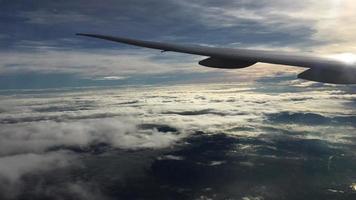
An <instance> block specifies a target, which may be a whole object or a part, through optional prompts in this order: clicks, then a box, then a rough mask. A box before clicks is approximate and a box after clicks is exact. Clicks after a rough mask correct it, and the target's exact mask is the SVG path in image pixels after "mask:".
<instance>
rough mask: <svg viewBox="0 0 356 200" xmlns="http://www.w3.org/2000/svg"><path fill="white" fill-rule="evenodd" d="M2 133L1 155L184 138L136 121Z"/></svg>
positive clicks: (160, 144) (159, 144) (47, 125)
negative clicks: (145, 128)
mask: <svg viewBox="0 0 356 200" xmlns="http://www.w3.org/2000/svg"><path fill="white" fill-rule="evenodd" d="M0 133H1V134H0V138H1V140H0V152H1V153H0V155H2V156H4V155H13V154H21V153H32V152H35V153H39V152H45V151H46V150H47V149H48V148H51V147H52V148H53V147H58V146H78V147H87V146H88V145H90V144H95V143H101V142H104V143H107V144H110V145H112V146H113V147H117V148H123V149H138V148H164V147H168V146H170V145H171V144H173V143H174V142H175V141H177V140H178V139H180V138H181V137H183V136H182V135H176V134H173V133H161V132H158V131H157V130H138V129H137V127H136V123H134V122H133V121H130V120H127V119H117V118H116V119H115V118H114V119H92V120H80V121H74V122H37V123H25V124H18V125H17V126H12V125H4V126H3V128H2V130H1V131H0Z"/></svg>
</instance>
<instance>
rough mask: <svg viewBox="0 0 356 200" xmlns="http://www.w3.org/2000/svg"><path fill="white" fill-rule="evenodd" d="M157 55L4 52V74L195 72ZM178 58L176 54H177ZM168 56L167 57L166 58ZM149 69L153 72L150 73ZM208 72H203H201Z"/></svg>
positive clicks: (0, 66)
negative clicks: (162, 59) (31, 72)
mask: <svg viewBox="0 0 356 200" xmlns="http://www.w3.org/2000/svg"><path fill="white" fill-rule="evenodd" d="M156 55H157V53H155V52H152V51H151V52H149V53H147V52H145V50H132V51H125V50H97V49H96V50H95V51H92V52H90V51H80V50H68V49H48V48H46V49H35V50H33V51H31V52H29V51H22V52H18V51H15V52H0V73H12V72H26V71H35V72H41V73H77V74H80V75H83V76H91V77H92V76H109V77H110V76H111V77H114V76H126V75H132V74H135V75H137V74H155V73H156V74H157V73H165V72H174V71H190V72H192V71H195V69H196V68H194V65H197V64H196V63H194V64H193V61H188V59H189V58H190V57H189V56H188V57H187V60H186V61H184V60H179V62H178V61H177V60H175V59H174V58H172V57H171V58H172V60H169V59H168V60H164V61H159V62H158V61H157V60H155V58H154V56H156ZM173 55H174V54H173ZM162 56H166V55H162ZM148 69H149V70H148ZM205 70H208V69H204V68H202V69H201V70H200V71H205Z"/></svg>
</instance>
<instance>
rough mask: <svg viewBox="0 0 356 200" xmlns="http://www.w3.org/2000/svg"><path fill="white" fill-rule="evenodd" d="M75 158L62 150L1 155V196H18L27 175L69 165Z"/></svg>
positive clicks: (10, 197)
mask: <svg viewBox="0 0 356 200" xmlns="http://www.w3.org/2000/svg"><path fill="white" fill-rule="evenodd" d="M73 159H74V155H72V154H70V153H67V152H61V151H57V152H51V153H45V154H33V153H25V154H20V155H12V156H2V157H0V197H2V198H9V199H12V198H16V197H17V196H18V195H19V194H21V192H22V191H21V190H22V189H23V187H24V182H23V179H22V178H23V177H24V176H25V175H31V174H38V173H43V172H46V171H50V170H55V169H58V168H64V167H68V166H70V165H72V163H73V162H74V160H73Z"/></svg>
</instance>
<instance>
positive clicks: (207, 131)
mask: <svg viewBox="0 0 356 200" xmlns="http://www.w3.org/2000/svg"><path fill="white" fill-rule="evenodd" d="M279 80H280V82H278V83H276V82H274V81H272V82H271V81H270V80H269V79H267V78H264V79H261V80H259V81H258V82H256V83H254V84H200V85H181V86H179V85H176V86H166V87H158V86H155V87H153V86H145V87H131V88H118V89H101V90H98V89H86V90H79V91H75V90H74V91H70V90H63V91H61V90H58V91H57V92H54V93H48V92H46V91H42V90H39V91H23V92H24V93H23V94H16V95H15V94H11V93H10V94H3V95H2V98H1V104H0V105H1V108H0V110H1V115H0V124H1V130H0V152H1V153H0V161H1V162H0V163H1V164H0V183H1V185H0V187H1V188H0V191H1V192H0V193H1V194H0V196H1V197H2V198H5V199H11V198H20V197H22V196H29V197H33V198H38V197H43V198H45V197H46V198H65V197H66V196H72V197H73V196H75V197H77V198H78V199H80V198H82V199H85V198H87V197H88V196H95V197H98V198H99V197H100V198H105V197H122V198H123V197H125V195H128V196H130V195H134V194H141V195H142V196H135V195H134V196H130V197H132V198H133V197H137V198H144V197H145V195H150V194H151V192H153V191H156V192H157V191H160V190H161V189H159V188H161V187H163V185H170V187H171V189H170V190H169V191H170V192H168V193H167V197H169V196H171V195H178V193H179V191H180V192H181V195H183V196H184V198H187V199H191V198H193V197H195V195H198V194H200V195H204V196H206V197H213V195H214V194H215V195H218V196H219V197H221V198H222V196H220V195H221V193H219V192H218V191H219V190H223V191H225V192H228V188H229V187H232V185H235V184H237V186H235V187H238V188H240V189H241V191H244V190H243V189H242V188H244V182H245V183H246V184H248V183H253V182H254V181H253V176H252V175H253V174H260V175H259V176H263V177H264V179H265V181H266V182H265V183H266V184H264V185H261V183H259V184H257V183H256V184H257V185H256V187H255V188H254V189H253V190H250V191H248V192H241V191H240V192H230V193H229V192H228V193H226V194H229V196H230V197H236V198H237V197H239V198H243V197H246V198H247V197H251V198H252V197H263V198H267V197H270V198H272V197H275V196H273V195H272V193H270V192H267V191H272V190H273V191H279V190H282V188H281V187H282V185H283V184H282V185H280V182H273V181H271V180H272V179H269V176H268V175H266V174H263V173H262V172H263V171H265V170H266V169H265V167H267V171H268V168H270V169H271V170H272V169H273V170H277V171H280V170H281V169H279V168H278V167H277V166H280V167H282V168H285V167H287V168H288V166H289V167H291V166H294V167H296V172H295V174H300V175H302V174H303V173H304V172H303V170H302V169H303V168H299V167H298V166H301V165H303V163H304V164H305V162H307V161H305V159H307V160H308V162H312V163H314V162H315V165H317V166H318V169H319V170H324V168H325V167H324V166H326V169H329V170H331V169H333V170H339V168H338V167H340V166H341V164H340V163H344V162H346V161H345V160H349V162H350V164H348V165H347V166H354V156H355V155H354V142H355V137H354V136H353V135H352V133H353V132H354V131H355V126H354V121H355V113H354V111H353V110H354V109H353V108H354V102H355V99H356V97H355V95H354V92H353V91H350V88H348V87H343V86H338V87H336V86H333V85H318V84H317V85H310V84H307V83H308V82H303V81H295V80H294V79H293V78H292V77H290V76H286V77H283V78H282V77H281V78H280V79H279ZM286 84H288V85H290V87H288V88H286V87H285V86H284V85H286ZM15 96H16V98H14V97H15ZM320 159H321V160H320ZM277 163H279V164H277ZM173 166H174V171H175V173H173V174H172V173H171V170H173V168H172V167H173ZM335 167H336V168H335ZM277 168H278V169H277ZM147 170H148V171H147ZM241 170H242V171H246V170H247V171H248V174H250V175H251V176H250V175H248V174H247V175H246V176H245V177H244V178H243V180H244V181H242V182H236V180H238V179H239V178H238V177H239V176H238V174H241ZM308 170H312V169H311V168H310V169H309V168H308ZM228 171H230V172H231V173H228V174H229V175H227V174H226V173H227V172H228ZM351 171H352V170H351ZM270 173H271V174H272V175H273V173H272V172H270ZM286 173H287V172H286ZM328 173H329V172H328ZM330 173H331V172H330ZM332 173H334V172H332ZM335 173H336V171H335ZM337 173H341V171H338V172H337ZM45 174H46V175H45ZM48 174H49V175H48ZM57 174H58V176H57ZM174 174H176V175H174ZM183 174H189V176H188V177H187V176H186V175H185V176H183ZM214 174H219V176H215V175H214ZM47 176H48V179H47ZM62 176H63V177H65V178H63V179H61V178H60V177H62ZM348 176H349V174H347V173H346V174H343V175H341V177H342V178H341V179H340V180H339V181H338V183H340V184H344V185H346V187H339V186H335V185H330V184H328V183H323V185H324V186H325V187H327V188H331V189H332V190H333V191H334V190H337V191H343V192H344V194H345V195H346V194H349V193H348V192H349V191H348V189H346V188H348V185H350V184H351V183H352V180H349V179H348V178H346V177H348ZM110 177H111V178H110ZM183 177H184V178H183ZM189 177H191V178H189ZM218 177H221V178H223V179H224V180H225V181H224V184H220V185H221V186H218V185H219V181H217V180H220V179H219V178H218ZM283 177H284V178H285V176H280V177H279V179H278V180H280V181H281V182H285V181H286V180H285V179H284V178H283ZM210 178H212V179H210ZM49 179H53V180H56V181H54V182H49V183H48V184H47V185H43V184H42V183H43V182H47V181H48V180H49ZM103 180H104V181H107V184H109V185H106V186H107V187H106V186H105V184H104V185H102V181H103ZM151 180H159V182H158V183H155V184H153V183H152V182H150V181H151ZM213 180H215V181H213ZM305 180H306V181H308V182H310V185H308V186H302V185H297V186H296V187H295V188H294V189H296V190H303V189H306V188H310V187H317V186H316V185H318V183H316V182H315V179H313V178H312V177H306V178H305ZM136 181H137V182H141V183H145V184H146V185H147V184H148V185H151V187H152V188H151V189H150V190H144V189H143V188H141V187H140V185H137V184H133V183H135V182H136ZM295 181H297V180H295ZM182 183H183V185H185V186H183V185H181V184H182ZM204 183H205V184H204ZM284 184H286V185H290V184H292V183H284ZM98 185H102V186H98ZM110 185H111V186H113V185H119V186H120V187H118V188H116V189H113V190H110V191H108V187H109V188H110V187H111V186H110ZM222 186H223V187H222ZM324 186H323V187H324ZM33 187H35V188H36V189H35V188H33ZM201 187H202V188H201ZM221 187H222V188H221ZM264 187H265V189H263V188H264ZM58 188H65V189H63V190H61V189H58ZM93 188H96V190H94V189H93ZM189 188H201V192H198V191H200V189H199V190H198V189H197V190H191V189H189ZM209 188H210V189H209ZM219 188H220V189H219ZM290 189H291V188H289V186H288V187H287V188H285V189H284V190H286V191H289V190H290ZM317 190H318V191H324V190H323V189H321V188H318V187H317ZM123 191H127V192H128V193H125V192H123ZM150 191H151V192H150ZM165 191H166V192H167V191H168V190H165ZM314 192H315V191H314ZM310 194H315V193H313V192H311V193H310ZM151 195H152V194H151ZM271 195H272V196H271ZM285 195H288V194H285ZM126 197H127V196H126ZM146 197H147V196H146ZM276 198H277V197H276ZM25 199H26V198H25Z"/></svg>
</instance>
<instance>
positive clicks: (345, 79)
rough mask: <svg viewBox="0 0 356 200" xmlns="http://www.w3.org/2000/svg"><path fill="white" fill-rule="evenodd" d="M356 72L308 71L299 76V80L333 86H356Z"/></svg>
mask: <svg viewBox="0 0 356 200" xmlns="http://www.w3.org/2000/svg"><path fill="white" fill-rule="evenodd" d="M355 74H356V70H355V71H351V70H344V71H335V70H325V69H324V70H321V69H308V70H306V71H304V72H302V73H300V74H299V75H298V78H301V79H305V80H309V81H316V82H322V83H332V84H356V76H355Z"/></svg>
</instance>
